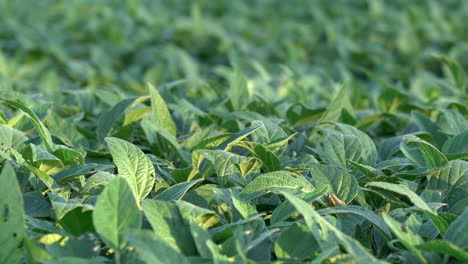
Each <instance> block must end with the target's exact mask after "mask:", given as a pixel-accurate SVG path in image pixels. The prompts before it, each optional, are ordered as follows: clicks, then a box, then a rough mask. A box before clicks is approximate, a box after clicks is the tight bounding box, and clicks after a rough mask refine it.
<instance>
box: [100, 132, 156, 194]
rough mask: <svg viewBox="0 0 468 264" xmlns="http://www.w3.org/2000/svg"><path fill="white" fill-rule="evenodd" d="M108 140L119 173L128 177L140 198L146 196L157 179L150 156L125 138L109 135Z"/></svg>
mask: <svg viewBox="0 0 468 264" xmlns="http://www.w3.org/2000/svg"><path fill="white" fill-rule="evenodd" d="M106 142H107V145H108V147H109V151H110V153H111V155H112V159H113V161H114V163H115V165H116V167H117V170H118V173H119V175H120V176H122V177H123V178H125V179H127V181H128V183H129V185H130V188H131V189H132V191H133V193H134V195H135V197H136V198H137V199H138V200H141V199H143V198H145V197H146V196H147V195H148V194H149V193H150V192H151V189H152V188H153V185H154V181H155V170H154V167H153V164H152V163H151V161H150V160H149V158H148V157H147V156H146V155H145V154H144V153H143V151H141V150H140V149H139V148H137V147H136V146H135V145H133V144H131V143H129V142H127V141H125V140H122V139H118V138H112V137H108V138H106Z"/></svg>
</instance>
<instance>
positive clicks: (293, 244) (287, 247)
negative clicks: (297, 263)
mask: <svg viewBox="0 0 468 264" xmlns="http://www.w3.org/2000/svg"><path fill="white" fill-rule="evenodd" d="M317 247H318V244H317V241H316V240H315V238H314V236H313V235H312V233H311V232H310V231H309V228H308V227H307V225H305V224H302V223H300V222H297V223H295V224H293V225H292V226H290V227H288V228H287V229H285V230H284V231H282V232H281V234H280V235H279V237H278V239H277V240H276V241H275V246H274V250H275V254H276V256H277V257H278V258H284V259H294V260H304V259H307V258H309V257H310V255H311V252H313V251H315V250H316V248H317Z"/></svg>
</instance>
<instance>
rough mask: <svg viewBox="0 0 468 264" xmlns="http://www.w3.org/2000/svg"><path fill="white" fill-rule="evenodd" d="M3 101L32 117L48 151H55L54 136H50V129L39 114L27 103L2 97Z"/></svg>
mask: <svg viewBox="0 0 468 264" xmlns="http://www.w3.org/2000/svg"><path fill="white" fill-rule="evenodd" d="M0 100H1V101H4V102H5V103H7V104H9V105H10V106H12V107H15V108H18V109H19V110H21V111H22V112H23V113H25V115H26V116H27V117H28V118H29V119H31V122H32V123H33V125H34V127H35V128H36V130H37V133H38V134H39V136H40V137H41V138H42V141H43V143H44V145H45V147H46V149H47V151H48V152H52V151H53V147H54V143H53V142H52V137H51V136H50V132H49V130H48V129H47V128H46V127H45V126H44V124H43V123H42V122H41V120H39V118H38V117H37V115H36V114H35V113H34V112H33V111H32V110H31V109H30V108H29V107H27V106H26V105H24V104H23V103H20V102H16V101H12V100H7V99H0Z"/></svg>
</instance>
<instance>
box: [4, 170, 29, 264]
mask: <svg viewBox="0 0 468 264" xmlns="http://www.w3.org/2000/svg"><path fill="white" fill-rule="evenodd" d="M0 182H1V184H0V230H2V231H1V232H0V244H1V245H2V246H1V247H0V263H5V264H7V263H18V262H19V261H20V259H21V257H22V255H23V252H22V251H23V250H22V249H21V243H22V241H23V238H24V236H25V222H24V209H23V196H22V195H21V190H20V187H19V184H18V181H17V179H16V174H15V171H14V170H13V167H12V165H11V164H10V163H8V162H7V163H4V165H3V169H2V172H1V173H0Z"/></svg>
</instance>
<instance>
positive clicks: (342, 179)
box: [310, 164, 359, 204]
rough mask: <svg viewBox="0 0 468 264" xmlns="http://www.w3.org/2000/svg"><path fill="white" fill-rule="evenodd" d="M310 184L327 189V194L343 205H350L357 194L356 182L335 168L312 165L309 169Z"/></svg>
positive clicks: (349, 175)
mask: <svg viewBox="0 0 468 264" xmlns="http://www.w3.org/2000/svg"><path fill="white" fill-rule="evenodd" d="M310 173H311V176H312V180H311V181H312V183H313V184H314V185H315V186H316V187H317V188H321V187H322V186H327V187H328V192H331V193H333V194H334V195H336V197H337V198H338V199H340V200H341V201H342V202H344V203H345V204H347V203H350V202H351V201H352V200H353V199H354V197H356V195H357V193H358V188H359V185H358V182H357V180H356V178H355V177H354V176H353V175H351V174H349V173H348V172H346V171H344V170H341V169H339V168H336V167H332V166H328V165H321V164H314V165H313V167H312V168H311V169H310Z"/></svg>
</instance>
